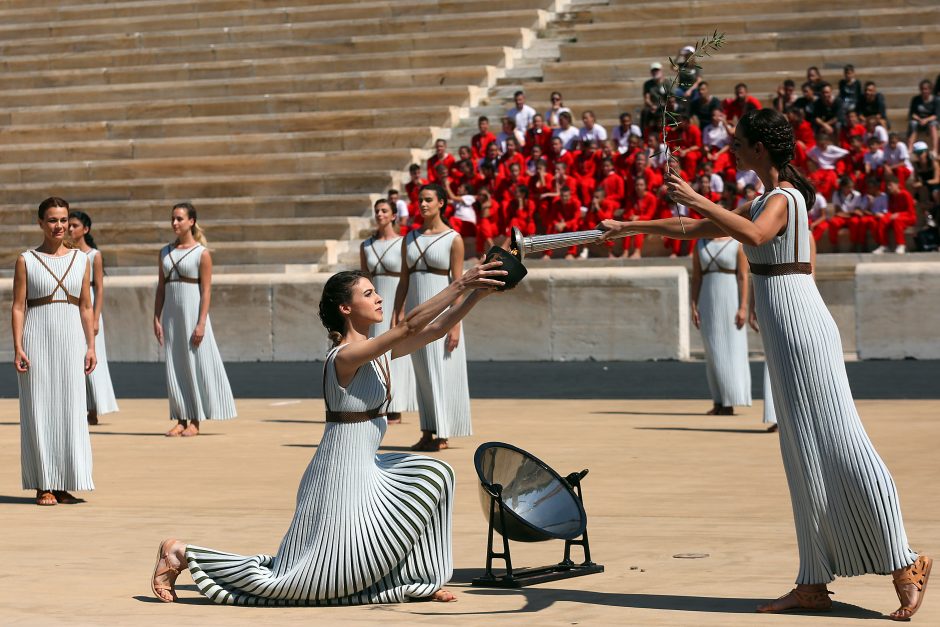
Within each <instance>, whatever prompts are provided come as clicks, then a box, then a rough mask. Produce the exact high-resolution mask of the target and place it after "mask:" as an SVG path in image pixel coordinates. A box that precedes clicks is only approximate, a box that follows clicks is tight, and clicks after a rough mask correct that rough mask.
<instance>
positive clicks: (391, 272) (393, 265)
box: [362, 237, 418, 413]
mask: <svg viewBox="0 0 940 627" xmlns="http://www.w3.org/2000/svg"><path fill="white" fill-rule="evenodd" d="M401 240H402V238H400V237H396V238H394V239H390V240H380V239H375V238H374V237H370V238H369V239H367V240H366V241H365V242H363V243H362V250H363V252H364V253H365V256H366V266H367V267H368V269H369V274H370V275H371V277H372V284H373V285H374V286H375V289H376V290H377V291H378V293H379V296H381V297H382V299H383V300H384V301H385V303H384V306H383V311H384V313H383V317H382V322H381V323H379V324H373V325H372V326H371V327H369V337H375V336H377V335H382V334H383V333H385V332H386V331H388V330H389V329H390V328H391V327H392V316H393V315H394V314H395V312H394V311H393V307H392V305H393V304H394V303H395V292H396V291H397V290H398V279H399V276H400V275H401ZM388 358H389V359H390V360H391V363H392V372H391V378H392V404H391V405H389V408H388V411H389V413H401V412H403V411H418V393H417V390H416V389H415V371H414V367H413V366H412V365H411V355H405V356H404V357H399V358H398V359H392V356H391V354H389V355H388Z"/></svg>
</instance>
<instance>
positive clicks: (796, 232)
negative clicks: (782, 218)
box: [780, 187, 800, 263]
mask: <svg viewBox="0 0 940 627" xmlns="http://www.w3.org/2000/svg"><path fill="white" fill-rule="evenodd" d="M780 191H782V192H783V193H784V195H786V197H787V229H788V230H789V229H790V227H791V226H792V227H793V230H792V232H791V236H792V237H793V262H794V263H798V262H799V261H800V216H799V215H797V209H798V208H799V206H800V204H799V203H798V202H797V201H796V196H794V195H793V194H795V193H796V192H793V191H792V190H791V189H790V188H788V187H781V188H780ZM791 203H792V205H791ZM790 207H792V213H793V219H792V220H791V219H790V212H791V210H790Z"/></svg>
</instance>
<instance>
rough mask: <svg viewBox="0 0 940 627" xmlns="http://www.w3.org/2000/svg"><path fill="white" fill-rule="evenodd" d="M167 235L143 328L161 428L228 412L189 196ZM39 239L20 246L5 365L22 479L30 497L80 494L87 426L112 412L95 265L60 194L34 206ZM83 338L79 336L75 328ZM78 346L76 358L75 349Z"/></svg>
mask: <svg viewBox="0 0 940 627" xmlns="http://www.w3.org/2000/svg"><path fill="white" fill-rule="evenodd" d="M172 224H173V231H174V233H175V234H176V236H177V238H176V240H175V241H174V242H173V243H172V244H170V245H168V246H166V247H165V248H164V249H163V250H161V251H160V271H159V280H158V287H157V296H156V305H155V311H154V333H155V335H156V337H157V341H158V342H160V344H161V345H165V347H166V366H167V388H168V393H169V398H170V417H171V418H172V419H173V420H176V421H177V424H176V425H175V426H174V427H173V429H171V430H170V432H168V433H167V435H168V436H180V435H182V436H193V435H196V434H198V433H199V423H200V421H202V420H208V419H214V420H224V419H228V418H233V417H234V416H235V403H234V400H233V398H232V392H231V388H230V386H229V383H228V379H227V378H226V375H225V369H224V366H223V364H222V359H221V356H220V355H219V350H218V347H217V346H216V343H215V339H214V337H213V335H212V326H211V323H210V321H209V303H210V294H211V276H212V275H211V272H212V261H211V257H210V256H209V252H208V250H207V249H206V247H205V239H204V237H203V235H202V232H201V229H200V228H199V227H198V225H197V223H196V210H195V208H193V206H192V205H190V204H189V203H181V204H180V205H177V206H176V207H174V208H173V213H172ZM39 225H40V228H41V229H42V233H43V242H42V244H40V245H39V246H38V247H37V248H35V249H30V250H27V251H25V252H24V253H22V254H21V255H20V256H19V258H18V259H17V261H16V266H15V269H14V279H13V308H12V325H13V345H14V366H15V368H16V371H17V373H18V382H19V389H20V425H21V437H20V442H21V444H20V446H21V456H20V457H21V469H22V481H23V488H24V489H28V490H36V504H37V505H42V506H50V505H56V504H60V503H62V504H75V503H80V502H82V501H83V499H80V498H78V497H76V496H74V495H73V494H71V492H73V491H90V490H93V489H94V482H93V480H92V452H91V443H90V438H89V431H88V426H89V425H97V424H98V417H99V416H101V415H104V414H109V413H112V412H116V411H118V405H117V401H116V399H115V395H114V387H113V385H112V382H111V375H110V372H109V370H108V361H107V348H106V345H105V334H104V316H103V315H102V309H103V306H104V274H105V273H104V265H103V262H102V258H101V255H100V253H99V252H98V249H97V247H96V245H95V240H94V237H93V236H92V234H91V228H92V220H91V217H90V216H88V214H86V213H84V212H82V211H71V212H70V211H69V204H68V202H67V201H65V200H64V199H62V198H56V197H52V198H48V199H46V200H44V201H43V202H42V203H41V204H40V205H39ZM83 338H84V342H83V341H82V339H83ZM83 355H84V361H82V356H83Z"/></svg>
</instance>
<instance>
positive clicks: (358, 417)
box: [326, 407, 387, 424]
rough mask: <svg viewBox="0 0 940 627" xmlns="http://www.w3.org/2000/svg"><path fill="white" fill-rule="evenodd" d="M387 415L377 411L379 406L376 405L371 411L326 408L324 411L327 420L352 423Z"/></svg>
mask: <svg viewBox="0 0 940 627" xmlns="http://www.w3.org/2000/svg"><path fill="white" fill-rule="evenodd" d="M385 415H387V414H386V413H385V412H381V413H380V412H379V408H378V407H376V408H375V409H373V410H371V411H331V410H327V412H326V421H327V422H343V423H347V424H348V423H353V422H368V421H370V420H373V419H375V418H379V417H381V416H385Z"/></svg>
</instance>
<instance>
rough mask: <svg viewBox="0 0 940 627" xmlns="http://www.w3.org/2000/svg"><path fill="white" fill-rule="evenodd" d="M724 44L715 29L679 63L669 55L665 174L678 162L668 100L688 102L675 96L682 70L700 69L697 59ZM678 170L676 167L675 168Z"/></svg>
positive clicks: (675, 118) (664, 120)
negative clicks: (669, 77) (674, 149)
mask: <svg viewBox="0 0 940 627" xmlns="http://www.w3.org/2000/svg"><path fill="white" fill-rule="evenodd" d="M724 44H725V34H724V33H719V32H718V30H717V29H716V30H715V32H713V33H712V34H711V36H709V37H703V38H702V39H701V41H698V42H696V43H695V50H693V51H692V52H691V53H689V55H688V56H687V57H686V58H685V60H683V61H682V62H681V63H680V62H677V61H676V60H675V59H673V58H672V57H669V66H670V67H671V68H672V71H673V76H672V79H671V80H670V81H669V84H668V85H666V94H665V96H666V100H665V102H664V103H663V115H662V145H663V148H662V152H661V153H657V155H658V154H663V153H664V154H665V155H666V174H672V173H673V162H676V163H677V164H678V162H679V159H678V157H676V155H675V153H674V152H673V150H672V147H671V146H670V145H669V129H670V128H677V127H678V126H679V122H680V120H679V116H678V115H676V113H675V111H672V110H670V106H669V103H670V100H672V99H675V100H678V101H680V102H688V100H689V99H688V98H687V97H686V96H677V95H675V93H676V87H677V86H680V85H681V84H682V83H681V81H682V72H683V70H687V69H689V68H693V69H695V70H701V69H702V66H701V65H699V64H698V61H699V59H702V58H704V57H710V56H711V53H712V52H717V51H718V50H720V49H721V47H722V46H723V45H724ZM676 170H678V168H676ZM679 224H680V225H681V226H682V232H683V233H685V222H683V221H682V216H681V215H680V216H679Z"/></svg>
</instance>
